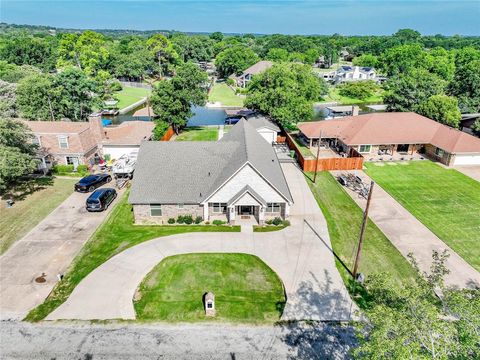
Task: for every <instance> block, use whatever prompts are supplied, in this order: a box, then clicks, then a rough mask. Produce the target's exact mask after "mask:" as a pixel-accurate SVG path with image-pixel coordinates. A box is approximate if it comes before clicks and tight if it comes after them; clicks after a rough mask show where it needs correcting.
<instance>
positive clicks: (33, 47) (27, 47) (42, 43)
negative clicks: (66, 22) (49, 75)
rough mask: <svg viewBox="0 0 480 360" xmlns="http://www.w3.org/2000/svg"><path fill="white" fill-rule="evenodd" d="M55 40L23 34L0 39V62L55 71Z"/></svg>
mask: <svg viewBox="0 0 480 360" xmlns="http://www.w3.org/2000/svg"><path fill="white" fill-rule="evenodd" d="M56 47H57V40H56V38H54V37H47V38H40V37H34V36H31V35H28V34H25V33H20V34H16V36H12V37H9V38H0V60H4V61H6V62H8V63H11V64H16V65H19V66H21V65H32V66H35V67H38V68H41V69H42V70H45V71H52V70H54V69H55V62H56V57H57V54H56Z"/></svg>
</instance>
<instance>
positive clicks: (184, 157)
mask: <svg viewBox="0 0 480 360" xmlns="http://www.w3.org/2000/svg"><path fill="white" fill-rule="evenodd" d="M129 202H130V203H131V204H132V205H133V211H134V216H135V222H136V223H143V224H145V223H147V224H165V223H167V222H168V220H169V219H172V218H177V217H178V216H179V215H191V216H192V217H193V218H197V217H199V218H201V219H202V220H204V221H210V222H211V221H214V220H222V221H226V222H228V223H230V224H235V223H238V222H245V221H248V222H253V223H258V224H263V223H264V221H265V220H267V219H271V218H275V217H280V218H282V219H285V218H288V216H289V211H290V206H291V205H292V203H293V200H292V196H291V194H290V190H289V188H288V185H287V182H286V180H285V177H284V174H283V171H282V168H281V166H280V163H279V161H278V158H277V155H276V153H275V151H274V149H273V148H272V146H271V145H270V144H269V143H268V142H267V141H265V138H264V137H263V136H262V135H261V134H259V133H258V132H257V131H256V130H255V128H254V127H253V126H252V125H250V123H249V122H248V121H246V120H245V119H241V120H240V121H239V122H238V123H237V124H236V125H235V126H233V128H232V129H231V130H230V131H229V132H228V133H227V134H225V135H224V137H223V138H222V139H221V140H219V141H217V142H207V141H205V142H204V141H191V142H188V141H187V142H156V141H148V142H144V143H142V145H141V147H140V152H139V155H138V161H137V166H136V168H135V177H134V180H133V186H132V189H131V192H130V197H129Z"/></svg>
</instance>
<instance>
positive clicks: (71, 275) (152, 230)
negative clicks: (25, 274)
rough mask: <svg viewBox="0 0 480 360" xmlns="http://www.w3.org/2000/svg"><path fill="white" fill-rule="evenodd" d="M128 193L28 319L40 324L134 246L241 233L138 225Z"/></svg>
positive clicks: (226, 228)
mask: <svg viewBox="0 0 480 360" xmlns="http://www.w3.org/2000/svg"><path fill="white" fill-rule="evenodd" d="M128 193H129V192H128V191H126V192H125V194H124V195H123V196H122V198H121V199H120V201H119V202H118V204H117V205H116V206H115V208H114V209H113V211H112V212H111V213H110V215H109V216H108V217H107V219H106V220H105V221H104V223H103V224H102V225H101V226H100V227H99V228H98V229H97V231H96V232H95V233H94V234H93V235H92V237H91V238H90V239H89V240H88V241H87V243H86V244H85V245H84V246H83V248H82V250H81V251H80V253H79V254H78V255H77V256H76V258H75V259H74V261H73V262H72V264H71V265H70V267H69V269H68V271H67V272H66V274H65V277H64V278H63V280H62V281H61V282H59V283H57V285H56V286H55V288H54V289H53V291H52V292H51V293H50V295H49V296H48V298H47V299H46V300H45V302H44V303H43V304H41V305H39V306H38V307H36V308H35V309H33V310H32V311H31V312H30V313H29V314H28V315H27V317H26V320H29V321H39V320H42V319H44V318H45V316H47V315H48V314H49V313H50V312H52V311H53V310H54V309H56V308H57V307H58V306H60V305H61V304H62V303H63V302H64V301H65V300H67V298H68V296H69V295H70V294H71V293H72V291H73V289H74V288H75V286H77V285H78V284H79V283H80V281H81V280H82V279H83V278H85V277H86V276H87V275H88V274H89V273H90V272H91V271H93V270H94V269H95V268H97V267H98V266H100V265H101V264H103V263H104V262H105V261H107V260H108V259H110V258H111V257H112V256H114V255H116V254H118V253H120V252H122V251H123V250H125V249H128V248H129V247H131V246H134V245H137V244H140V243H142V242H144V241H147V240H151V239H155V238H157V237H161V236H168V235H174V234H180V233H187V232H217V231H227V232H239V231H240V227H239V226H216V225H181V226H171V225H167V226H159V225H148V226H147V225H134V222H133V212H132V206H131V205H130V204H128V202H127V199H128Z"/></svg>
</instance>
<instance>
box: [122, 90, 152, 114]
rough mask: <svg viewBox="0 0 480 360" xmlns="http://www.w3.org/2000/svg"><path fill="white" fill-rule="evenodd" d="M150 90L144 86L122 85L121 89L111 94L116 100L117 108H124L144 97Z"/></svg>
mask: <svg viewBox="0 0 480 360" xmlns="http://www.w3.org/2000/svg"><path fill="white" fill-rule="evenodd" d="M150 92H151V91H150V90H148V89H144V88H135V87H126V86H125V87H123V89H122V90H120V91H118V92H116V93H114V94H113V96H114V97H115V98H116V99H117V100H118V103H117V105H116V106H117V107H118V108H119V109H123V108H126V107H127V106H130V105H132V104H135V103H136V102H137V101H140V100H142V99H143V98H144V97H147V96H149V95H150Z"/></svg>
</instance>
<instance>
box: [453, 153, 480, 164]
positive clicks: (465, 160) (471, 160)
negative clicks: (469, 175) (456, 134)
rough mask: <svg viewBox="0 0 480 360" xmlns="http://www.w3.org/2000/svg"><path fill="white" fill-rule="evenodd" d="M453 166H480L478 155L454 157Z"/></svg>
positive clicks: (479, 156) (479, 155)
mask: <svg viewBox="0 0 480 360" xmlns="http://www.w3.org/2000/svg"><path fill="white" fill-rule="evenodd" d="M453 164H454V165H480V154H478V155H456V156H455V162H454V163H453Z"/></svg>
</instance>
